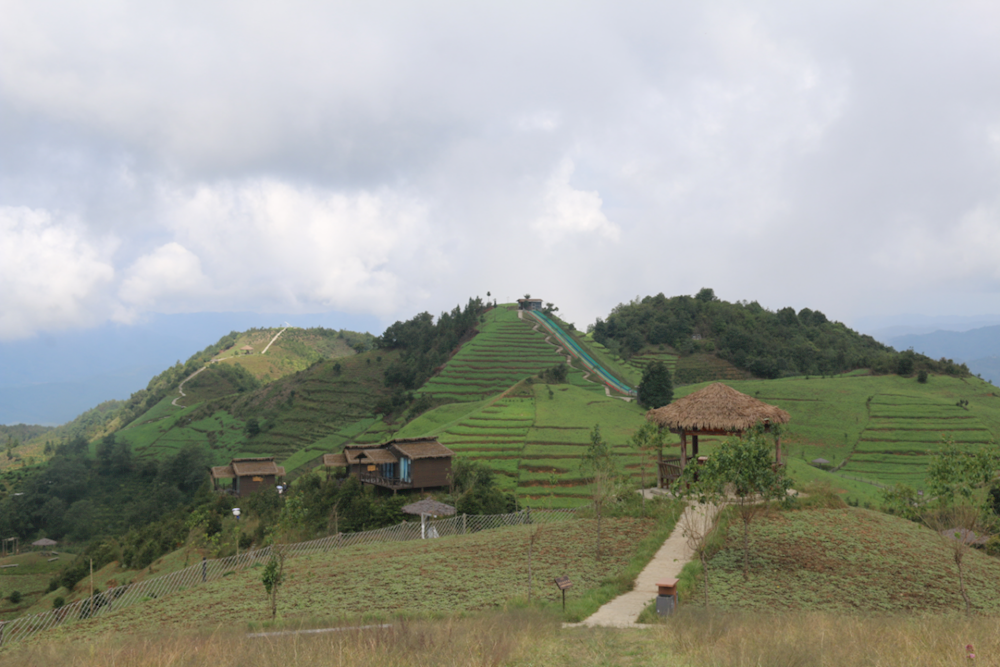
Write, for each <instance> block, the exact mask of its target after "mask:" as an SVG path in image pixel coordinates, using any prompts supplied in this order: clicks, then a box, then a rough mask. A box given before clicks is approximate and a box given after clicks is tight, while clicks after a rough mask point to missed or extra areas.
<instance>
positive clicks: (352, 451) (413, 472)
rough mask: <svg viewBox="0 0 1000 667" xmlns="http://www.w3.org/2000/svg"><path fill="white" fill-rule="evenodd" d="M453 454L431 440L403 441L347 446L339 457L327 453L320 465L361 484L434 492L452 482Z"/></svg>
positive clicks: (409, 439)
mask: <svg viewBox="0 0 1000 667" xmlns="http://www.w3.org/2000/svg"><path fill="white" fill-rule="evenodd" d="M454 456H455V453H454V452H453V451H451V450H450V449H448V448H447V447H445V446H444V445H442V444H441V443H440V442H438V441H437V440H436V439H434V438H405V439H397V440H390V441H389V442H386V443H384V444H381V445H348V446H346V447H344V451H343V452H341V453H340V454H326V455H324V456H323V465H325V466H327V467H330V468H335V467H336V468H347V472H348V473H349V474H351V475H355V476H357V478H358V479H359V480H360V481H361V483H362V484H374V485H375V486H382V487H385V488H387V489H392V490H393V491H398V490H400V489H434V488H438V487H442V486H448V485H449V484H450V483H451V460H452V457H454Z"/></svg>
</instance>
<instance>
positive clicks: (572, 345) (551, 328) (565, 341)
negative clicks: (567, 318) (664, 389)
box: [525, 310, 635, 396]
mask: <svg viewBox="0 0 1000 667" xmlns="http://www.w3.org/2000/svg"><path fill="white" fill-rule="evenodd" d="M525 312H527V313H528V314H530V315H532V316H534V317H535V318H536V319H538V321H539V322H541V323H542V326H543V327H545V329H546V330H547V331H548V332H549V334H551V335H552V336H554V337H555V339H556V340H558V341H559V343H560V344H561V345H562V346H563V349H565V350H567V351H568V352H569V353H570V354H572V355H573V356H574V357H576V358H577V359H579V360H580V361H582V362H583V364H584V366H586V367H587V368H589V369H590V370H591V371H593V372H594V373H597V375H599V376H600V378H601V380H603V381H604V383H605V384H606V385H608V386H609V387H611V388H612V389H614V390H615V391H620V392H621V393H623V394H625V395H626V396H634V395H635V390H634V389H632V388H631V387H629V386H628V385H625V384H622V382H621V381H620V380H618V379H617V378H616V377H614V376H613V375H611V374H610V373H608V372H607V371H606V370H604V367H603V366H601V365H600V364H599V363H597V362H596V361H594V359H593V357H591V356H590V355H589V354H587V353H586V352H585V351H584V349H583V348H582V347H580V345H579V343H577V342H576V341H575V340H573V339H572V338H570V337H569V336H568V335H567V334H566V332H565V331H563V330H562V328H560V326H559V325H558V324H556V323H555V322H553V321H552V320H551V319H550V318H549V317H548V315H545V314H544V313H541V312H539V311H537V310H529V311H525Z"/></svg>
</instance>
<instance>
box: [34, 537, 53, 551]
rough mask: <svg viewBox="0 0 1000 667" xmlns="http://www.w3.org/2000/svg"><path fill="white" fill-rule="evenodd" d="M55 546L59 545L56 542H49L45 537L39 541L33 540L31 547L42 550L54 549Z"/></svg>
mask: <svg viewBox="0 0 1000 667" xmlns="http://www.w3.org/2000/svg"><path fill="white" fill-rule="evenodd" d="M57 544H59V543H58V542H56V541H55V540H50V539H49V538H47V537H43V538H42V539H40V540H35V541H34V542H32V543H31V546H33V547H39V548H42V549H47V548H49V547H54V546H56V545H57Z"/></svg>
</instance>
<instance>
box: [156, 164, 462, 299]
mask: <svg viewBox="0 0 1000 667" xmlns="http://www.w3.org/2000/svg"><path fill="white" fill-rule="evenodd" d="M165 199H166V200H167V204H166V213H165V214H164V218H165V225H166V227H167V228H168V229H170V231H171V232H172V233H173V234H174V235H175V238H177V239H178V240H179V242H180V243H181V244H183V247H182V246H181V245H178V244H177V243H174V244H172V249H171V250H170V252H169V253H166V254H167V255H168V256H169V262H165V263H164V264H163V266H164V268H165V269H166V268H169V269H170V270H174V265H175V264H176V263H177V262H176V260H178V259H182V260H183V262H181V263H187V264H188V265H190V266H191V268H192V276H194V275H195V274H194V269H195V268H197V263H198V259H199V258H200V269H201V271H204V276H201V275H200V273H199V274H197V278H194V277H192V284H193V283H194V282H197V283H199V284H205V285H206V287H207V290H206V293H205V294H204V295H202V296H203V297H204V298H203V299H202V300H203V301H204V302H205V303H206V304H208V303H225V304H228V305H229V306H231V308H232V309H235V308H248V309H263V310H269V309H276V308H283V309H288V308H293V309H294V308H300V309H311V310H315V309H316V308H318V307H324V308H329V309H334V310H352V311H365V312H372V313H377V314H381V315H384V314H386V313H389V312H392V311H393V310H394V309H396V308H398V307H399V306H400V305H401V303H402V302H403V300H404V299H405V298H406V297H407V296H411V295H412V294H413V289H414V286H413V284H412V283H411V282H410V281H408V280H407V278H406V276H407V274H408V273H409V272H411V271H415V272H418V273H419V272H421V271H423V272H428V273H431V272H434V271H435V270H436V268H435V267H441V266H443V265H444V264H445V261H444V259H443V258H442V257H441V256H439V255H438V254H437V251H436V250H435V248H434V244H433V243H432V241H433V238H432V235H431V234H430V232H429V230H428V229H427V224H426V217H427V211H426V206H425V205H424V204H423V203H422V202H420V201H419V200H417V199H415V198H413V197H411V196H407V195H405V194H400V193H397V192H393V191H390V190H388V189H383V190H380V191H377V192H368V191H355V192H331V191H328V190H324V189H320V188H312V187H296V186H294V185H291V184H289V183H286V182H283V181H278V180H275V179H255V180H251V181H245V182H227V183H219V184H212V185H202V186H199V187H198V188H196V189H194V190H193V191H188V190H172V191H169V192H167V193H165ZM188 249H190V250H188ZM161 250H162V249H161ZM158 252H159V251H158ZM192 253H194V254H192ZM195 255H197V257H195ZM198 300H199V298H198V297H195V301H198Z"/></svg>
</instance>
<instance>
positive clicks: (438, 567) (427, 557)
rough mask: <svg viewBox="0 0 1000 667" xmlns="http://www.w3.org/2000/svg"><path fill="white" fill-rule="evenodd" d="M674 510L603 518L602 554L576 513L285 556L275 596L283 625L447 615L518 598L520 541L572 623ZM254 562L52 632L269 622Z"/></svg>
mask: <svg viewBox="0 0 1000 667" xmlns="http://www.w3.org/2000/svg"><path fill="white" fill-rule="evenodd" d="M676 515H677V512H676V511H675V509H672V508H670V507H666V506H664V507H662V508H661V511H660V512H659V517H660V518H659V519H653V518H646V519H641V518H629V517H621V518H613V519H605V520H604V521H603V522H602V529H601V553H602V558H601V560H597V559H596V530H595V528H596V527H595V522H594V521H591V520H585V519H575V520H567V521H565V522H560V523H554V524H543V525H541V526H538V525H527V526H516V527H510V528H504V529H499V530H492V531H483V532H481V533H474V534H470V535H463V536H454V537H443V538H439V539H434V540H419V541H413V542H401V543H382V544H376V545H369V546H358V547H349V548H346V549H343V550H334V551H331V552H328V553H324V554H316V555H311V556H302V557H295V558H288V559H287V560H286V561H285V574H286V583H285V584H284V585H283V586H282V588H281V592H280V594H279V600H278V613H279V615H280V617H281V618H282V619H284V620H285V621H301V622H305V621H308V620H309V619H314V618H341V619H343V618H352V619H369V620H370V619H373V618H375V619H388V618H393V617H399V616H403V617H414V616H421V615H438V614H453V613H456V612H463V611H475V610H486V609H495V608H498V607H505V606H507V605H508V604H510V603H512V602H515V603H517V604H524V602H525V599H526V597H527V587H528V546H529V542H530V539H531V536H532V534H533V533H536V531H537V534H536V536H535V542H534V546H533V554H532V571H533V598H534V604H536V605H540V606H542V607H552V608H555V607H556V605H557V603H558V601H559V600H560V596H559V591H558V590H557V589H556V587H555V586H554V585H553V584H552V580H553V579H554V578H555V577H557V576H562V575H568V576H570V578H571V579H572V581H573V589H572V590H571V591H570V592H569V594H568V596H567V613H566V618H567V619H568V620H580V619H582V618H584V617H586V616H588V615H590V614H591V613H593V611H595V610H596V609H597V607H598V606H599V605H600V604H603V603H604V602H606V601H607V600H609V599H611V598H612V597H614V596H615V595H618V594H620V593H622V592H624V591H626V590H629V589H631V586H632V580H633V579H634V577H635V576H636V574H638V572H639V571H640V570H641V568H642V567H643V566H644V565H645V564H646V563H647V562H648V561H649V559H650V558H651V557H652V555H653V553H655V551H656V549H657V548H658V547H659V546H660V544H661V543H662V541H663V540H664V539H665V538H666V536H667V535H668V534H669V531H670V530H672V529H673V525H674V520H675V518H676ZM261 572H262V570H261V568H260V566H253V567H249V568H246V569H243V570H239V571H235V572H233V573H232V574H231V575H229V576H225V577H224V578H223V579H221V580H217V581H214V582H209V583H207V584H204V585H199V586H195V587H193V588H190V589H188V590H185V591H179V592H177V593H174V594H171V595H169V596H167V597H164V598H163V599H158V600H149V601H147V602H144V603H140V604H137V605H133V606H131V607H128V608H126V609H123V610H121V611H120V612H116V613H114V614H110V615H106V616H102V617H99V618H95V619H88V620H82V621H78V622H75V623H73V624H71V625H67V626H65V627H63V628H61V629H58V630H55V631H53V633H54V634H58V635H60V636H70V637H86V636H94V635H95V634H96V633H104V632H109V631H111V632H121V633H153V632H157V631H160V630H168V629H170V630H179V629H194V628H207V627H233V626H234V625H244V627H245V625H246V624H247V623H253V622H261V621H263V620H265V619H268V618H269V617H270V608H269V605H268V601H267V597H266V595H265V593H264V589H263V586H262V584H261Z"/></svg>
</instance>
